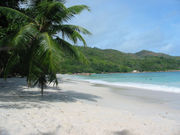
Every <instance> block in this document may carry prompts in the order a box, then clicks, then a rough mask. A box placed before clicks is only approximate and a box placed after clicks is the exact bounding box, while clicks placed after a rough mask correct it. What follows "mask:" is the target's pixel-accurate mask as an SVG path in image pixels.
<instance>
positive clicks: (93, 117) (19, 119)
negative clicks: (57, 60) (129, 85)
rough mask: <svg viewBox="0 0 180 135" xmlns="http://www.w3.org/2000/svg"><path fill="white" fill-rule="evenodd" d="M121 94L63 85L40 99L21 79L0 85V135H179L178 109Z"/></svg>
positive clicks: (68, 83)
mask: <svg viewBox="0 0 180 135" xmlns="http://www.w3.org/2000/svg"><path fill="white" fill-rule="evenodd" d="M126 91H128V89H127V90H126V88H122V94H121V90H119V91H118V93H117V89H115V88H112V87H107V86H103V85H94V84H90V83H88V82H82V81H81V82H80V81H75V80H68V79H65V80H63V83H60V84H59V86H58V87H57V88H53V87H51V86H49V87H48V88H47V89H46V90H45V93H44V94H45V95H44V97H41V96H40V91H39V89H38V88H29V89H28V88H27V87H26V82H25V79H23V78H11V79H8V82H4V81H3V80H2V79H1V80H0V135H180V118H179V117H180V116H179V114H180V111H179V110H178V109H176V108H173V107H169V106H168V105H167V104H163V103H162V102H158V101H156V100H154V98H150V97H149V99H147V98H145V99H143V95H142V94H140V96H139V97H137V96H135V95H133V94H127V92H126ZM119 92H120V93H119ZM136 93H138V92H136ZM151 97H152V96H151Z"/></svg>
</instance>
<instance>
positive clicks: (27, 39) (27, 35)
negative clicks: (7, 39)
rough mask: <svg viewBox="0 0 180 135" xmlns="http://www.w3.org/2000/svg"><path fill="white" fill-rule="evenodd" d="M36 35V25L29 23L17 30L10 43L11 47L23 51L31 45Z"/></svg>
mask: <svg viewBox="0 0 180 135" xmlns="http://www.w3.org/2000/svg"><path fill="white" fill-rule="evenodd" d="M38 34H39V31H38V30H37V28H36V25H35V24H33V23H29V24H28V25H25V26H24V27H22V28H21V29H20V30H19V32H18V33H17V34H16V36H15V37H14V38H13V40H12V42H11V43H12V45H13V47H15V48H17V49H24V48H27V47H29V46H30V45H31V43H32V41H33V40H34V39H35V38H36V36H37V35H38Z"/></svg>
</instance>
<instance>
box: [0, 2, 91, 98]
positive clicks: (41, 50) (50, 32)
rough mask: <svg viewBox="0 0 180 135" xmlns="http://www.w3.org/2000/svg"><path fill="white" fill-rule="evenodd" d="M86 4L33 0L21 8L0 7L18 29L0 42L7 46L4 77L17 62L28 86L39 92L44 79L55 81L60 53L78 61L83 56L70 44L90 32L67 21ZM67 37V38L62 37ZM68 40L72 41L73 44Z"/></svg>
mask: <svg viewBox="0 0 180 135" xmlns="http://www.w3.org/2000/svg"><path fill="white" fill-rule="evenodd" d="M85 9H86V10H89V8H88V7H87V6H86V5H76V6H72V7H69V8H67V7H65V5H64V2H63V1H58V0H34V1H31V4H30V5H29V6H28V7H27V8H26V10H25V11H24V12H20V11H18V10H15V9H12V8H8V7H0V14H3V15H4V16H6V18H7V20H10V21H11V22H13V24H15V25H14V27H15V29H18V32H17V33H15V34H12V35H10V36H9V37H6V39H7V38H8V40H4V41H5V42H6V41H8V42H6V43H5V42H1V44H0V45H6V46H8V47H10V48H11V51H10V54H11V56H10V58H9V60H8V63H7V66H6V70H5V77H7V74H8V73H9V72H10V70H11V69H12V68H13V67H14V65H17V63H18V65H20V68H21V69H20V70H21V74H23V75H25V76H27V83H28V86H35V85H37V84H38V85H39V86H40V87H41V94H42V95H43V89H44V86H46V84H47V83H54V84H56V85H57V83H58V81H57V78H56V74H57V73H58V72H59V71H60V68H59V67H60V65H61V62H62V60H63V56H64V54H67V53H68V54H70V55H71V56H72V57H75V58H76V59H78V60H80V61H85V57H84V56H83V55H82V54H81V52H79V51H78V50H77V48H76V47H75V46H74V45H75V44H77V43H78V41H82V42H83V44H84V46H86V42H85V40H84V38H83V37H82V35H81V33H82V34H90V32H89V31H88V30H86V29H85V28H82V27H80V26H76V25H70V24H68V23H67V22H68V21H69V20H70V19H71V18H72V17H74V16H75V15H77V14H79V13H81V12H82V11H83V10H85ZM66 39H68V40H66ZM68 41H72V42H73V45H72V44H71V43H69V42H68ZM2 43H3V44H2Z"/></svg>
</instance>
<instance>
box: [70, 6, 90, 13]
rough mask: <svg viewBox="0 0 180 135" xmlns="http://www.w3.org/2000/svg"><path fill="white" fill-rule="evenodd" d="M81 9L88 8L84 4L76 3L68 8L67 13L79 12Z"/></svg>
mask: <svg viewBox="0 0 180 135" xmlns="http://www.w3.org/2000/svg"><path fill="white" fill-rule="evenodd" d="M83 10H88V11H90V8H89V7H88V6H86V5H76V6H72V7H69V8H68V11H69V14H71V15H76V14H80V13H81V12H82V11H83Z"/></svg>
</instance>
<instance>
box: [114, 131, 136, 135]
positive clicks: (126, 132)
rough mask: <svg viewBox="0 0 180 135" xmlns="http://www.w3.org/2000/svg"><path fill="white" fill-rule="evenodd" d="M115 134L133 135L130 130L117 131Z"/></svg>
mask: <svg viewBox="0 0 180 135" xmlns="http://www.w3.org/2000/svg"><path fill="white" fill-rule="evenodd" d="M113 134H114V135H133V134H131V133H130V132H129V130H122V131H116V132H114V133H113Z"/></svg>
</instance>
